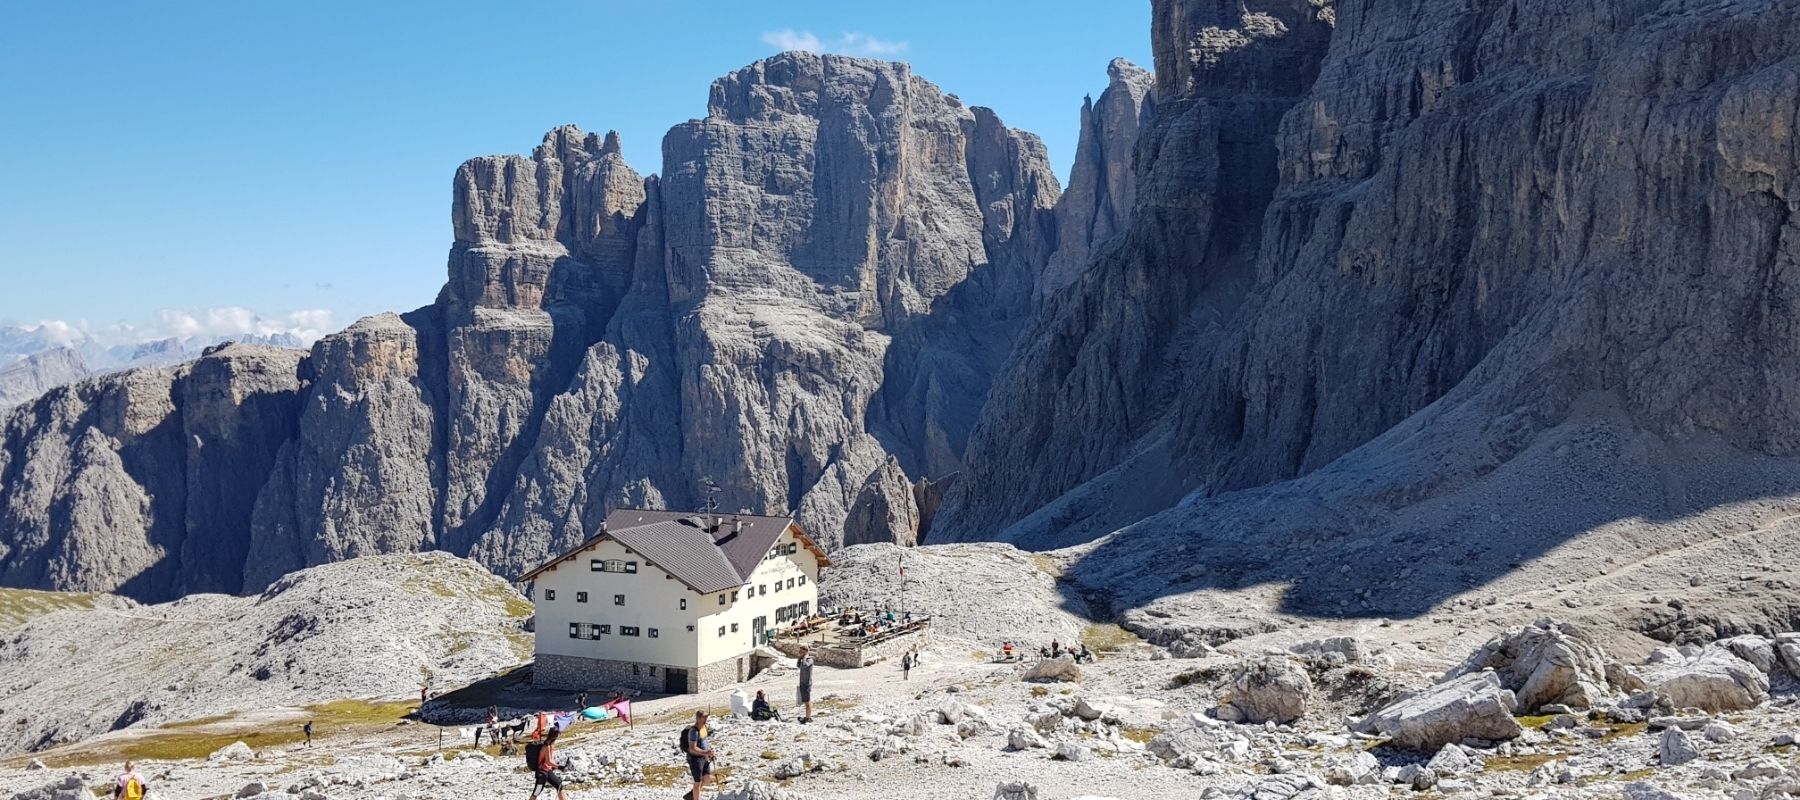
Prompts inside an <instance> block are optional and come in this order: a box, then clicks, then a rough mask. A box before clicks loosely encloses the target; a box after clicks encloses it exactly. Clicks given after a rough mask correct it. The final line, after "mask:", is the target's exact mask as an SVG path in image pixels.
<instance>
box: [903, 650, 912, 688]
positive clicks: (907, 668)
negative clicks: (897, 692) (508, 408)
mask: <svg viewBox="0 0 1800 800" xmlns="http://www.w3.org/2000/svg"><path fill="white" fill-rule="evenodd" d="M912 665H913V657H912V651H911V650H908V651H906V655H903V656H901V657H900V680H903V681H910V680H912Z"/></svg>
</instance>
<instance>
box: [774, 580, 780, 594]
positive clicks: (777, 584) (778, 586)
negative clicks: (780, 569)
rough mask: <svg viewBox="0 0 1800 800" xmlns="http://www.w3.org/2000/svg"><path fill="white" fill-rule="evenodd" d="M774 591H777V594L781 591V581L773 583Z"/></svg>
mask: <svg viewBox="0 0 1800 800" xmlns="http://www.w3.org/2000/svg"><path fill="white" fill-rule="evenodd" d="M775 591H777V592H779V591H781V581H776V582H775Z"/></svg>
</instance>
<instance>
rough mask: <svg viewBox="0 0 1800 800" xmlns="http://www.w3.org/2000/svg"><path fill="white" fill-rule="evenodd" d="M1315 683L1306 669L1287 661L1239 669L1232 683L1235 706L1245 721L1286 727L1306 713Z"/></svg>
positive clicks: (1265, 661)
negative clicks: (1274, 723)
mask: <svg viewBox="0 0 1800 800" xmlns="http://www.w3.org/2000/svg"><path fill="white" fill-rule="evenodd" d="M1311 695H1312V680H1311V679H1310V678H1308V677H1306V670H1303V669H1301V668H1300V667H1299V665H1297V664H1295V663H1294V662H1292V661H1289V660H1287V659H1286V658H1279V657H1276V658H1265V659H1262V660H1259V661H1253V662H1250V663H1248V664H1245V665H1244V666H1243V667H1241V668H1239V669H1238V673H1237V677H1236V679H1234V680H1233V681H1232V684H1231V705H1232V706H1234V707H1235V708H1237V710H1238V711H1239V713H1241V714H1242V716H1243V719H1244V721H1246V722H1252V723H1256V724H1259V725H1260V724H1262V723H1264V722H1270V721H1274V722H1278V723H1281V724H1283V725H1285V724H1288V723H1290V722H1293V721H1294V720H1297V719H1299V718H1300V717H1302V716H1304V715H1305V714H1306V702H1307V700H1308V699H1309V698H1310V697H1311Z"/></svg>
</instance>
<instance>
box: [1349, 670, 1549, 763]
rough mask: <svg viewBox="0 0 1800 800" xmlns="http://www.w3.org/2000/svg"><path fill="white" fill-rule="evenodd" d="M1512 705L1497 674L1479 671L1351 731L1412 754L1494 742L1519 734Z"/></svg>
mask: <svg viewBox="0 0 1800 800" xmlns="http://www.w3.org/2000/svg"><path fill="white" fill-rule="evenodd" d="M1517 702H1518V701H1517V700H1515V699H1514V698H1513V693H1512V692H1511V691H1508V690H1507V689H1506V688H1505V687H1504V686H1502V685H1501V681H1500V676H1499V675H1498V674H1496V673H1495V672H1493V671H1492V670H1483V671H1481V672H1471V673H1469V674H1467V675H1462V676H1460V677H1456V678H1452V679H1450V680H1447V681H1444V682H1443V683H1439V684H1437V685H1436V686H1432V687H1431V688H1429V689H1426V690H1424V691H1422V692H1419V693H1417V694H1415V695H1412V696H1410V697H1407V698H1404V699H1402V700H1399V701H1397V702H1395V703H1392V704H1390V705H1388V706H1387V707H1385V708H1382V709H1381V710H1379V711H1376V712H1375V713H1373V714H1370V715H1369V716H1367V717H1365V718H1363V719H1362V720H1360V721H1358V722H1357V723H1356V724H1355V725H1354V726H1353V728H1354V729H1355V730H1357V731H1360V732H1363V733H1371V734H1375V735H1379V736H1386V737H1388V738H1390V739H1392V740H1393V743H1394V744H1395V745H1396V746H1399V747H1404V748H1408V749H1412V750H1437V749H1438V748H1441V747H1443V746H1444V745H1446V744H1450V743H1451V742H1460V741H1462V740H1463V739H1469V738H1475V739H1487V740H1490V741H1499V740H1503V739H1511V738H1513V737H1515V736H1518V735H1519V734H1520V733H1523V732H1524V729H1523V728H1521V727H1519V722H1518V720H1515V719H1513V710H1514V708H1516V707H1517Z"/></svg>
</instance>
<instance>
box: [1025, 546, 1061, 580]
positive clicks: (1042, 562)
mask: <svg viewBox="0 0 1800 800" xmlns="http://www.w3.org/2000/svg"><path fill="white" fill-rule="evenodd" d="M1031 565H1032V566H1034V567H1037V568H1038V571H1039V572H1042V573H1045V574H1047V575H1049V576H1050V577H1052V578H1055V579H1057V580H1059V581H1060V580H1062V577H1063V567H1062V562H1061V561H1058V560H1056V558H1055V557H1053V556H1047V555H1044V554H1043V553H1032V554H1031Z"/></svg>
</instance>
